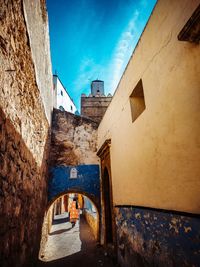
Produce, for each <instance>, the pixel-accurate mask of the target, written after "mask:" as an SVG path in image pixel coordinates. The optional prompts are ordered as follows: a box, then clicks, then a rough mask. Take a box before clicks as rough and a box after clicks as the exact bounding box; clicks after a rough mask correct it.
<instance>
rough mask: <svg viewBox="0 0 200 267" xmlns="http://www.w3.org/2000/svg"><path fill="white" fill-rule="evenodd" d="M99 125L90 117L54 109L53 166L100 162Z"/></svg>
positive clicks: (51, 159)
mask: <svg viewBox="0 0 200 267" xmlns="http://www.w3.org/2000/svg"><path fill="white" fill-rule="evenodd" d="M97 126H98V125H97V123H96V122H94V121H92V120H90V119H87V118H84V117H80V116H76V115H74V114H71V113H69V112H63V111H60V110H57V109H54V112H53V120H52V141H51V155H50V161H51V166H61V165H64V166H68V165H69V166H73V165H78V164H98V162H99V159H98V157H97V156H96V151H97Z"/></svg>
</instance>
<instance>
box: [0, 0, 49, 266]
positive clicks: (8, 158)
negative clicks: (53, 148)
mask: <svg viewBox="0 0 200 267" xmlns="http://www.w3.org/2000/svg"><path fill="white" fill-rule="evenodd" d="M38 3H39V1H32V2H30V3H29V4H31V6H32V11H34V8H35V4H38ZM23 4H24V3H23V1H22V0H16V1H7V0H0V6H1V9H0V21H1V26H0V77H1V79H0V165H1V166H0V239H1V242H0V262H1V266H3V267H6V266H13V267H15V266H23V265H25V266H31V264H32V263H33V262H34V261H35V260H36V259H37V257H38V251H39V244H40V233H41V228H42V221H43V216H44V211H45V207H46V202H47V161H46V160H47V153H48V143H49V121H48V119H47V115H46V114H47V113H49V114H50V113H51V107H49V110H48V112H47V109H46V112H45V108H44V104H43V102H44V98H42V97H41V91H40V89H39V88H38V86H37V81H36V75H35V68H36V67H37V66H36V65H37V63H35V62H33V52H34V48H31V47H30V36H29V34H28V30H27V21H26V18H27V17H29V16H31V15H32V13H31V12H30V13H29V14H28V15H27V17H26V16H25V13H24V9H23ZM41 5H42V6H41V7H42V9H43V12H42V13H41V14H38V16H42V14H43V15H44V14H45V13H44V12H45V5H44V1H41ZM38 22H40V23H38V24H37V27H38V28H40V27H42V28H43V29H45V27H43V26H44V25H43V24H45V23H48V21H47V20H46V21H43V20H40V17H38ZM32 38H33V39H34V38H35V36H34V35H33V36H32ZM41 38H42V37H41ZM43 41H44V42H46V41H47V40H43ZM47 52H48V53H49V51H44V49H43V46H40V51H38V53H39V54H40V55H41V57H44V58H45V56H46V53H47ZM45 67H46V70H48V71H47V73H50V69H51V66H50V65H49V64H48V63H45ZM45 79H47V80H48V79H49V84H50V80H51V79H52V77H51V76H50V77H48V75H46V77H45ZM50 89H51V88H44V87H43V88H42V89H41V90H43V91H45V90H50ZM50 95H51V94H50ZM46 101H48V100H47V99H46Z"/></svg>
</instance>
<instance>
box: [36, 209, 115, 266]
mask: <svg viewBox="0 0 200 267" xmlns="http://www.w3.org/2000/svg"><path fill="white" fill-rule="evenodd" d="M114 262H115V259H114V258H113V256H112V255H108V252H107V251H104V250H103V248H102V247H101V246H100V245H98V243H97V242H96V240H95V238H94V235H93V233H92V231H91V228H90V227H89V225H88V224H87V222H86V220H85V219H84V217H83V216H82V215H80V221H77V223H76V225H75V227H73V228H72V224H71V223H70V222H69V217H68V213H67V212H66V213H63V214H61V215H56V216H55V219H54V221H53V225H52V228H51V232H50V233H49V237H48V241H47V244H46V248H45V253H44V255H43V257H42V259H41V260H40V262H39V263H38V265H37V266H38V267H43V266H47V267H64V266H70V267H79V266H83V267H84V266H90V267H92V266H97V267H98V266H99V267H101V266H103V267H112V266H113V267H114V266H117V265H116V262H115V264H114Z"/></svg>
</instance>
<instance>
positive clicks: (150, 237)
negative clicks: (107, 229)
mask: <svg viewBox="0 0 200 267" xmlns="http://www.w3.org/2000/svg"><path fill="white" fill-rule="evenodd" d="M115 213H116V224H117V242H118V259H119V263H120V264H121V266H126V267H132V266H139V267H150V266H152V267H153V266H162V267H177V266H181V267H186V266H187V267H191V266H193V267H198V266H199V262H200V253H199V243H200V228H199V219H198V218H195V217H191V216H190V215H186V214H179V213H172V212H171V213H169V212H164V211H161V210H160V211H159V210H157V211H156V210H152V209H145V208H135V207H134V206H132V207H131V206H129V207H123V206H119V207H116V208H115Z"/></svg>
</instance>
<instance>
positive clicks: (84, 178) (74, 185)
mask: <svg viewBox="0 0 200 267" xmlns="http://www.w3.org/2000/svg"><path fill="white" fill-rule="evenodd" d="M74 167H75V168H76V169H77V178H76V179H70V171H71V169H72V168H74ZM70 191H71V192H79V193H82V194H85V195H86V196H88V197H89V198H90V199H91V200H93V201H94V203H95V204H96V205H97V207H98V208H99V207H100V174H99V165H78V166H57V167H52V168H51V169H50V179H49V185H48V200H49V201H51V200H53V199H55V197H57V196H58V195H60V194H62V193H65V192H70Z"/></svg>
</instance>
